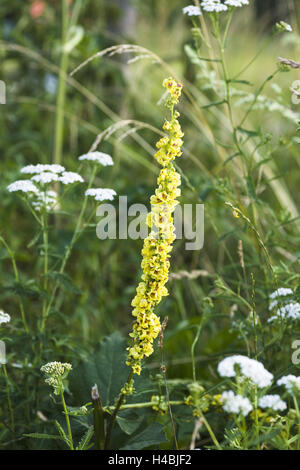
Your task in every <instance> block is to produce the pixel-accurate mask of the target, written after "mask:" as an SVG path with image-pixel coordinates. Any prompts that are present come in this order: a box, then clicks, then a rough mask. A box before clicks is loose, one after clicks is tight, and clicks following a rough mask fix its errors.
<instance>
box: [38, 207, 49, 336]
mask: <svg viewBox="0 0 300 470" xmlns="http://www.w3.org/2000/svg"><path fill="white" fill-rule="evenodd" d="M42 222H43V225H42V230H43V245H44V282H43V288H44V291H45V292H47V288H48V277H47V276H48V267H49V256H48V250H49V236H48V216H47V213H46V212H45V213H44V214H43V217H42ZM46 310H47V301H46V300H43V310H42V321H41V328H40V329H41V331H43V325H44V322H45V316H46Z"/></svg>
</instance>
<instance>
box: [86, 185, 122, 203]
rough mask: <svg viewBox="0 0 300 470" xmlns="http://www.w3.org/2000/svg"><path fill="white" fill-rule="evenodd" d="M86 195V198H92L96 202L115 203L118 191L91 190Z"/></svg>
mask: <svg viewBox="0 0 300 470" xmlns="http://www.w3.org/2000/svg"><path fill="white" fill-rule="evenodd" d="M84 194H85V196H92V197H93V198H94V199H95V201H113V199H114V197H115V196H116V195H117V193H116V191H114V190H113V189H109V188H90V189H87V190H86V192H85V193H84Z"/></svg>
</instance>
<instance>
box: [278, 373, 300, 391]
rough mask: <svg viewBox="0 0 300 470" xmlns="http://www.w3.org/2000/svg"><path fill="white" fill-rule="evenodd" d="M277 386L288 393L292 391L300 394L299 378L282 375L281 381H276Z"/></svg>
mask: <svg viewBox="0 0 300 470" xmlns="http://www.w3.org/2000/svg"><path fill="white" fill-rule="evenodd" d="M277 385H283V386H284V387H285V388H286V389H287V391H288V392H290V393H292V392H293V390H295V391H297V392H300V377H296V376H295V375H292V374H289V375H284V376H283V377H281V379H279V380H277Z"/></svg>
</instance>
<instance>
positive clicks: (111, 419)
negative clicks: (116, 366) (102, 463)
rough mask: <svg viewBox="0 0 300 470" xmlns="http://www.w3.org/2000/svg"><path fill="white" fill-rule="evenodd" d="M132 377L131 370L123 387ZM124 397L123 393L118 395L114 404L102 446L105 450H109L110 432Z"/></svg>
mask: <svg viewBox="0 0 300 470" xmlns="http://www.w3.org/2000/svg"><path fill="white" fill-rule="evenodd" d="M132 377H133V371H132V370H131V371H130V374H129V376H128V379H127V381H126V383H125V385H127V384H129V383H130V382H131V380H132ZM125 396H126V393H124V392H121V393H120V396H119V400H118V402H117V404H116V407H115V409H114V411H113V414H112V416H111V418H110V421H109V424H108V429H107V432H106V438H105V444H104V449H105V450H108V449H109V446H110V440H111V435H112V431H113V428H114V425H115V422H116V418H117V414H118V412H119V410H120V408H121V406H122V404H123V401H124V399H125Z"/></svg>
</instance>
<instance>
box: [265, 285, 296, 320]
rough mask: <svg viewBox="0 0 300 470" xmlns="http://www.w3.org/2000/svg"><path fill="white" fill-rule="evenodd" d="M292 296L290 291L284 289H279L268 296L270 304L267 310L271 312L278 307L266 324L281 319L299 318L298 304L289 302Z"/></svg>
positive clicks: (292, 293)
mask: <svg viewBox="0 0 300 470" xmlns="http://www.w3.org/2000/svg"><path fill="white" fill-rule="evenodd" d="M292 295H294V292H293V291H292V289H289V288H285V287H280V288H279V289H277V290H276V291H275V292H273V293H272V294H270V299H271V300H272V302H271V303H270V305H269V310H270V311H272V310H273V309H274V308H275V307H277V306H278V304H280V306H279V308H277V310H276V312H275V315H273V316H272V317H270V318H269V319H268V323H272V322H274V321H276V320H282V319H290V320H298V319H299V318H300V304H299V303H298V302H291V301H290V296H292Z"/></svg>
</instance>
